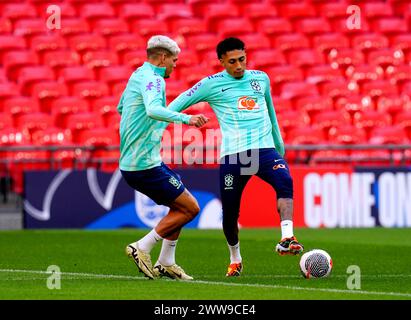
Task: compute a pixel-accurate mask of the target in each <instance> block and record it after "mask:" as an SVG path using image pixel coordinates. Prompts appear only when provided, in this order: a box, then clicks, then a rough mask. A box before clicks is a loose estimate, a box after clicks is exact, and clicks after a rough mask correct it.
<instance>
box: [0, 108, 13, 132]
mask: <svg viewBox="0 0 411 320" xmlns="http://www.w3.org/2000/svg"><path fill="white" fill-rule="evenodd" d="M12 127H13V119H12V117H11V114H9V113H5V112H0V131H1V130H3V129H8V128H12Z"/></svg>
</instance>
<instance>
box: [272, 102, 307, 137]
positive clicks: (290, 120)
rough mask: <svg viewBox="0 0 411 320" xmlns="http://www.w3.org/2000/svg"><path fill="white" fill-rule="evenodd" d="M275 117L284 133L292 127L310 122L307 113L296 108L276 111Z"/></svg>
mask: <svg viewBox="0 0 411 320" xmlns="http://www.w3.org/2000/svg"><path fill="white" fill-rule="evenodd" d="M274 107H275V106H274ZM277 119H278V124H279V126H280V128H281V129H282V130H284V132H285V134H286V135H287V134H288V132H290V131H291V130H292V129H294V128H298V127H303V126H307V125H308V124H309V123H310V118H309V116H308V115H307V113H305V112H301V111H296V110H290V111H284V112H281V113H277Z"/></svg>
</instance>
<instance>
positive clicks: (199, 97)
mask: <svg viewBox="0 0 411 320" xmlns="http://www.w3.org/2000/svg"><path fill="white" fill-rule="evenodd" d="M207 83H208V82H207V79H202V80H201V81H199V82H197V83H196V84H195V85H194V86H193V87H191V88H190V89H188V90H186V91H184V92H183V93H181V94H180V95H179V96H178V97H177V98H175V99H174V100H173V101H172V102H171V103H170V104H169V105H168V109H170V110H172V111H176V112H181V111H184V110H185V109H187V108H188V107H190V106H192V105H193V104H196V103H198V102H207V96H208V93H209V90H207Z"/></svg>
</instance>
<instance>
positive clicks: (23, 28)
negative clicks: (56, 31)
mask: <svg viewBox="0 0 411 320" xmlns="http://www.w3.org/2000/svg"><path fill="white" fill-rule="evenodd" d="M48 32H49V29H48V28H47V24H46V23H44V21H43V19H33V18H31V19H22V20H19V21H17V22H16V23H15V25H14V34H15V35H17V36H22V37H24V38H26V39H27V40H30V39H31V38H32V37H33V36H36V35H40V34H47V33H48Z"/></svg>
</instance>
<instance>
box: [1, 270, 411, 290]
mask: <svg viewBox="0 0 411 320" xmlns="http://www.w3.org/2000/svg"><path fill="white" fill-rule="evenodd" d="M0 272H4V273H31V274H52V273H51V272H47V271H42V270H18V269H0ZM53 274H54V275H56V274H58V273H53ZM59 274H60V275H62V276H64V275H66V276H78V277H80V278H84V277H91V278H101V279H129V280H145V281H147V279H146V278H143V277H134V276H127V275H120V274H119V275H115V274H96V273H77V272H60V273H59ZM170 281H173V280H171V279H170ZM184 283H187V284H207V285H219V286H220V285H222V286H229V287H253V288H269V289H287V290H297V291H320V292H333V293H349V294H368V295H379V296H384V295H389V296H397V297H411V293H402V292H382V291H366V290H345V289H327V288H306V287H295V286H284V285H275V284H273V285H271V284H258V283H231V282H221V281H205V280H194V281H184Z"/></svg>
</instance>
